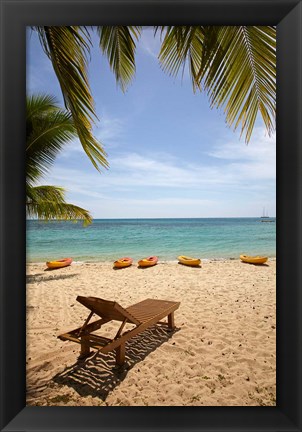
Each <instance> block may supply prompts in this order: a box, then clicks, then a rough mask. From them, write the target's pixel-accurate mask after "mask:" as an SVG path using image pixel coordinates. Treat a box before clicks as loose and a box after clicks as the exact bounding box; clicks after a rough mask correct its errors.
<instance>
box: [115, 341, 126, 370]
mask: <svg viewBox="0 0 302 432" xmlns="http://www.w3.org/2000/svg"><path fill="white" fill-rule="evenodd" d="M115 353H116V364H117V365H118V366H122V365H123V364H124V362H125V344H124V343H122V344H121V345H120V346H118V347H117V348H116V349H115Z"/></svg>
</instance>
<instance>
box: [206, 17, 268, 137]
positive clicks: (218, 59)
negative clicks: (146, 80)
mask: <svg viewBox="0 0 302 432" xmlns="http://www.w3.org/2000/svg"><path fill="white" fill-rule="evenodd" d="M207 38H208V39H207V40H206V42H205V50H204V59H203V65H202V68H201V69H200V71H199V74H198V81H199V82H200V81H201V80H203V82H204V86H205V87H206V89H207V91H208V95H209V97H210V101H211V105H212V106H217V107H220V106H223V107H224V112H225V114H226V120H227V122H228V124H229V125H233V124H234V125H235V129H236V128H237V127H238V126H239V125H240V124H241V134H242V133H243V132H244V131H245V132H246V134H245V140H246V142H248V141H249V140H250V137H251V134H252V130H253V127H254V125H255V121H256V118H257V115H258V113H260V115H261V116H262V119H263V122H264V124H265V126H266V129H267V131H268V133H269V134H271V133H272V132H273V131H274V129H275V120H276V31H275V28H274V27H269V26H264V27H254V26H249V27H246V26H238V27H230V26H223V27H215V26H214V27H212V28H211V29H209V31H208V32H207Z"/></svg>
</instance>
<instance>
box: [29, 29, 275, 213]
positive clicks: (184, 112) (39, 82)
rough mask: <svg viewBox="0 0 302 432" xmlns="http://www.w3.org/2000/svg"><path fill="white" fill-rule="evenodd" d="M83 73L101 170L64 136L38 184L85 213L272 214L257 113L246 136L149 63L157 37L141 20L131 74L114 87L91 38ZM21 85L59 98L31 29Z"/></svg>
mask: <svg viewBox="0 0 302 432" xmlns="http://www.w3.org/2000/svg"><path fill="white" fill-rule="evenodd" d="M93 40H94V48H93V50H92V56H91V62H90V65H89V80H90V86H91V90H92V94H93V96H94V100H95V107H96V113H97V115H98V118H99V121H98V122H97V123H96V124H95V125H94V128H93V131H94V135H95V136H96V138H97V139H99V140H100V141H101V142H102V144H103V146H104V148H105V150H106V152H107V159H108V162H109V165H110V167H109V169H108V170H105V169H103V170H102V172H101V174H100V173H99V172H98V171H97V170H96V169H95V168H94V167H93V165H92V164H91V162H90V161H89V159H88V157H87V156H86V154H85V153H84V151H83V150H82V147H81V145H80V143H79V141H78V140H74V141H73V142H70V143H68V144H66V147H65V148H64V150H63V151H62V152H61V153H60V155H59V156H58V158H57V159H56V161H55V164H54V166H53V168H52V169H51V171H50V172H49V174H48V175H47V176H45V177H44V178H43V179H42V180H41V183H40V184H50V185H57V186H62V187H64V188H65V189H66V191H67V192H66V200H67V201H68V202H71V203H73V204H76V205H79V206H81V207H84V208H85V209H87V210H89V211H90V212H91V214H92V216H93V217H94V218H145V217H147V218H152V217H158V218H166V217H251V216H255V217H257V216H260V215H261V214H262V211H263V207H265V208H266V210H267V211H268V213H269V215H270V216H275V214H276V138H275V135H274V136H271V137H269V136H268V134H267V132H266V130H265V128H264V125H263V122H262V120H261V119H260V118H259V119H258V120H257V123H256V127H255V129H254V133H253V135H252V138H251V140H250V142H249V144H248V145H246V144H245V142H244V137H242V138H241V139H240V130H238V131H236V132H234V131H233V129H231V128H229V127H228V126H227V125H226V123H225V119H224V114H223V111H222V110H217V109H216V108H214V109H210V105H209V101H208V98H207V96H206V95H205V94H203V93H200V92H198V93H195V94H194V93H193V90H192V84H191V79H190V77H189V74H188V73H187V71H185V73H184V76H183V78H182V77H181V75H180V76H179V77H177V78H173V77H171V76H169V75H168V74H167V73H165V72H163V70H162V69H161V68H160V66H159V62H158V60H157V54H158V52H159V46H160V41H159V38H154V35H153V31H152V30H151V29H144V31H143V34H142V37H141V40H140V42H139V44H138V48H137V55H136V75H135V77H134V79H133V81H132V83H131V84H130V86H129V87H128V89H127V91H126V93H123V92H122V91H121V90H120V88H119V87H118V86H117V85H116V82H115V78H114V75H113V74H112V72H111V71H110V68H109V65H108V62H107V59H106V58H105V57H104V56H102V54H101V52H100V50H99V48H98V40H97V35H96V34H95V36H94V37H93ZM27 92H28V93H30V94H32V93H48V94H51V95H54V96H56V97H57V99H58V101H59V103H60V104H61V105H62V107H63V99H62V95H61V91H60V87H59V85H58V82H57V79H56V76H55V74H54V72H53V69H52V65H51V62H50V61H49V59H48V58H47V56H46V55H45V54H44V52H43V50H42V48H41V45H40V42H39V40H38V37H37V34H36V33H35V32H32V31H31V30H28V35H27Z"/></svg>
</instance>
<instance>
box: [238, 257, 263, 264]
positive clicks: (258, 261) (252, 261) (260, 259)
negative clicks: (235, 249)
mask: <svg viewBox="0 0 302 432" xmlns="http://www.w3.org/2000/svg"><path fill="white" fill-rule="evenodd" d="M240 259H241V261H243V262H245V263H249V264H264V263H265V262H266V261H267V260H268V257H264V256H248V255H240Z"/></svg>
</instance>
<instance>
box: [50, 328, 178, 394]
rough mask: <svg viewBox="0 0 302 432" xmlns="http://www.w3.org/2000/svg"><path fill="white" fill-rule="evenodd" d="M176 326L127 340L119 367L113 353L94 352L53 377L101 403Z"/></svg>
mask: <svg viewBox="0 0 302 432" xmlns="http://www.w3.org/2000/svg"><path fill="white" fill-rule="evenodd" d="M178 330H179V328H175V329H174V330H172V331H167V330H166V329H164V328H162V327H160V326H153V327H150V328H149V329H147V330H145V331H144V332H143V333H140V334H139V335H137V336H134V337H133V338H131V339H130V340H128V341H127V342H126V361H125V364H124V365H123V366H121V367H116V366H115V353H114V352H110V353H108V354H103V353H98V352H94V353H93V355H92V356H90V357H89V358H87V359H86V360H78V361H77V362H76V363H75V364H73V365H72V366H70V367H67V368H66V369H65V370H64V371H62V372H60V373H58V374H57V375H55V376H54V377H53V378H52V380H53V381H54V382H55V383H57V384H59V385H67V386H69V387H72V388H73V389H74V390H75V391H76V392H77V393H78V394H79V395H80V396H83V397H85V396H92V397H98V398H100V399H102V400H103V401H104V402H105V401H106V398H107V396H108V394H109V393H110V392H111V391H113V390H114V388H115V387H117V386H118V385H119V384H120V383H121V382H122V381H123V380H124V379H125V378H126V376H127V373H128V371H129V370H130V369H132V368H133V367H134V366H135V365H136V364H137V363H139V362H141V361H143V360H144V359H145V358H146V357H147V356H148V355H149V354H150V353H151V352H152V351H155V350H156V349H157V348H158V347H159V346H161V345H162V344H163V343H165V342H167V341H168V340H169V339H170V338H171V337H172V336H173V334H174V333H175V332H177V331H178Z"/></svg>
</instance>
